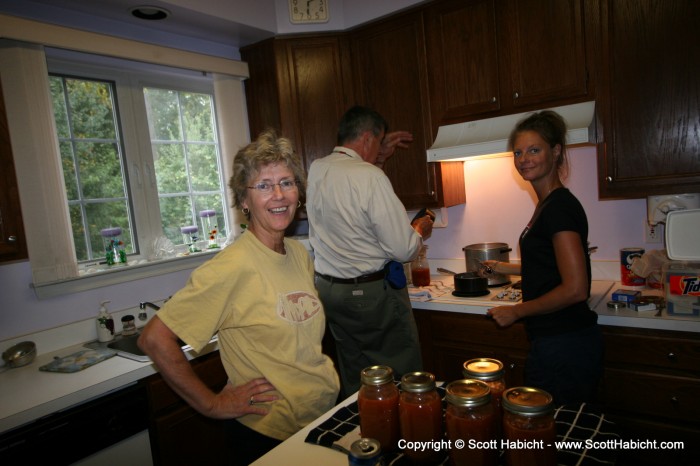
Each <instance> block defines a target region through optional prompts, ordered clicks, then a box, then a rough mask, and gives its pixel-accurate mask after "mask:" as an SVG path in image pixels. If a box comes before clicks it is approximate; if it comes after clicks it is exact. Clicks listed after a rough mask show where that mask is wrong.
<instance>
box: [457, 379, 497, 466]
mask: <svg viewBox="0 0 700 466" xmlns="http://www.w3.org/2000/svg"><path fill="white" fill-rule="evenodd" d="M445 401H446V402H447V408H446V410H445V426H446V430H447V438H448V440H449V441H450V443H451V445H455V442H457V441H458V440H460V441H463V442H464V444H465V447H464V448H462V449H458V448H454V447H453V448H451V449H450V461H451V464H452V465H454V466H471V465H475V464H478V465H482V466H496V465H497V464H498V452H499V443H498V440H497V439H496V424H495V419H496V418H495V416H494V409H493V404H491V389H490V388H489V386H488V385H486V383H484V382H482V381H480V380H474V379H463V380H455V381H454V382H450V383H449V384H447V388H446V394H445Z"/></svg>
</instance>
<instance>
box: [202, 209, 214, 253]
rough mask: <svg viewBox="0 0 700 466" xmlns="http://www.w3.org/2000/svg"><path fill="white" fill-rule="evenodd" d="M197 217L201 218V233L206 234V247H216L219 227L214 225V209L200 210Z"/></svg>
mask: <svg viewBox="0 0 700 466" xmlns="http://www.w3.org/2000/svg"><path fill="white" fill-rule="evenodd" d="M199 217H200V218H201V219H202V235H204V236H206V238H207V240H208V243H207V249H216V248H218V247H219V241H218V239H219V227H218V225H216V211H215V210H212V209H207V210H202V211H200V212H199Z"/></svg>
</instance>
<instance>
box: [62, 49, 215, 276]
mask: <svg viewBox="0 0 700 466" xmlns="http://www.w3.org/2000/svg"><path fill="white" fill-rule="evenodd" d="M54 62H55V61H54V60H52V58H51V56H50V55H49V71H51V70H52V69H53V68H54V67H56V68H61V69H66V70H70V71H72V72H74V73H75V74H73V75H67V74H51V75H50V78H49V81H50V84H51V95H52V102H53V112H54V118H55V120H56V127H57V132H58V142H59V148H60V152H61V161H62V167H63V178H64V182H65V186H66V194H67V202H68V209H69V213H70V220H71V229H72V233H73V242H74V245H75V252H76V257H77V260H78V262H79V263H81V264H82V267H81V269H83V270H85V269H86V268H91V269H94V268H95V265H96V263H97V268H99V266H100V265H102V268H107V265H106V264H104V262H105V247H104V241H103V238H104V237H103V235H102V234H101V232H102V231H107V230H110V229H112V228H115V227H116V228H119V229H120V230H121V232H122V234H121V235H120V240H121V242H122V243H123V244H122V246H121V247H122V248H123V250H124V251H125V252H126V255H127V257H128V258H129V260H134V259H136V260H138V259H139V258H141V259H143V258H146V259H152V258H154V257H156V258H157V257H159V256H166V257H167V256H172V255H173V254H175V253H181V252H184V250H185V249H184V248H183V243H184V241H185V238H187V239H189V238H191V237H192V236H195V237H197V238H198V239H199V238H203V237H205V236H209V234H210V233H211V232H210V231H206V232H205V231H202V230H203V226H202V225H201V223H200V221H199V220H200V217H199V215H198V214H199V212H202V211H209V212H211V211H213V212H215V213H216V220H214V221H212V224H213V225H215V226H216V235H215V236H216V237H217V238H219V241H223V240H224V239H225V237H226V232H227V231H228V228H227V227H226V225H227V223H228V216H227V215H226V212H227V209H226V205H225V200H226V196H225V195H226V192H225V182H224V179H223V177H222V170H221V167H222V164H221V159H220V150H219V144H218V137H217V132H216V127H217V126H216V115H215V112H214V100H213V96H212V94H211V91H210V90H209V89H207V87H206V84H207V83H206V82H205V86H204V87H202V85H201V84H198V83H197V82H196V81H195V82H190V81H189V80H187V79H183V82H182V87H181V88H180V89H177V88H173V86H172V78H168V80H167V81H164V82H162V83H160V84H159V85H158V86H155V85H151V86H144V85H142V84H140V83H141V80H140V79H139V77H138V75H136V74H134V73H124V72H123V69H124V67H123V66H122V67H120V69H119V71H117V70H116V69H110V68H105V69H104V70H101V71H102V72H101V73H99V74H102V75H109V76H111V77H112V79H109V80H106V79H104V80H103V79H99V78H93V77H92V76H95V75H96V74H97V73H96V72H95V71H92V74H91V72H90V70H89V69H85V68H84V67H81V66H80V65H75V64H72V63H71V62H65V61H61V62H59V64H56V65H54ZM76 71H77V73H76ZM77 76H79V77H77ZM86 76H90V77H86ZM153 76H154V75H153V74H151V75H150V76H149V79H150V80H151V81H152V82H156V81H153ZM115 77H116V78H115ZM129 83H130V84H129ZM184 89H188V90H184ZM132 94H133V95H132ZM127 98H128V101H130V102H135V104H132V105H128V104H124V105H121V104H120V102H121V101H122V100H126V99H127ZM125 119H129V120H132V121H136V122H142V123H141V124H143V125H144V126H145V127H144V128H134V129H136V131H133V130H132V129H131V127H129V126H125V125H122V124H120V122H121V121H123V120H125ZM145 122H147V124H145ZM122 127H123V128H125V129H124V130H123V131H122V130H121V128H122ZM139 130H140V131H139ZM140 135H146V136H147V137H148V140H147V141H146V140H144V141H140V142H139V141H138V138H139V137H140ZM131 139H133V140H135V141H136V143H135V144H131V145H130V146H131V147H140V148H143V150H132V151H127V150H125V145H124V144H123V143H122V141H123V140H131ZM143 185H147V187H149V188H152V189H142V188H143V187H144V186H143ZM132 186H133V190H132V189H131V187H132ZM132 191H133V192H134V193H135V194H136V195H141V196H144V197H145V198H146V199H143V202H134V203H132V202H131V197H132V196H131V192H132ZM149 196H150V197H153V198H152V199H148V197H149ZM156 196H157V198H156ZM142 205H144V206H149V205H150V206H151V209H150V210H151V211H152V212H155V214H156V216H158V217H159V218H160V222H153V221H152V219H151V221H150V224H152V225H150V228H149V223H148V222H147V223H145V224H143V225H139V222H137V221H135V219H134V215H132V211H133V212H134V213H136V214H138V210H139V209H140V208H141V207H140V206H142ZM141 217H146V215H141ZM193 226H196V227H198V233H197V234H194V235H187V236H185V235H183V234H182V232H181V228H182V227H186V228H187V227H189V228H190V229H191V227H193ZM139 230H140V231H141V234H140V235H136V232H137V231H139ZM139 238H141V240H142V242H144V241H145V244H140V243H139ZM156 242H159V243H158V245H156ZM156 248H160V250H158V249H156Z"/></svg>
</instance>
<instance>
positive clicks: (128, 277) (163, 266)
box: [31, 249, 221, 299]
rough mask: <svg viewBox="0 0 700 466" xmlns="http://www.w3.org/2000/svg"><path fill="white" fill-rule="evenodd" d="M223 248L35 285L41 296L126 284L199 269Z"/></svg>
mask: <svg viewBox="0 0 700 466" xmlns="http://www.w3.org/2000/svg"><path fill="white" fill-rule="evenodd" d="M219 251H221V249H216V250H212V251H203V252H201V253H199V254H193V255H190V256H181V257H175V258H171V259H163V260H160V261H156V262H148V263H141V264H134V265H124V266H117V267H114V268H111V269H108V270H103V271H99V272H94V273H90V274H86V275H82V276H80V277H77V278H73V279H70V280H61V281H58V282H53V283H46V284H42V285H31V286H32V288H33V289H34V292H35V293H36V295H37V297H38V298H39V299H45V298H52V297H55V296H63V295H67V294H71V293H79V292H81V291H88V290H92V289H95V288H102V287H105V286H111V285H116V284H119V283H126V282H130V281H134V280H141V279H143V278H149V277H156V276H159V275H164V274H167V273H172V272H179V271H181V270H187V269H195V268H197V267H199V266H200V265H202V264H203V263H204V262H206V261H207V260H209V259H211V258H212V257H214V255H215V254H216V253H217V252H219Z"/></svg>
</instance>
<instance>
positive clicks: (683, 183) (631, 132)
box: [598, 0, 700, 198]
mask: <svg viewBox="0 0 700 466" xmlns="http://www.w3.org/2000/svg"><path fill="white" fill-rule="evenodd" d="M600 22H601V34H602V35H601V39H602V40H601V42H602V65H601V72H602V78H601V79H600V90H601V91H602V93H603V98H602V99H599V100H598V107H599V108H598V112H599V115H600V118H601V123H602V127H601V128H600V129H599V133H600V134H601V136H602V138H601V139H600V142H601V144H600V145H599V148H598V174H599V195H600V197H601V198H643V197H646V196H648V195H653V194H674V193H676V194H677V193H686V192H699V191H700V155H699V154H700V79H698V76H700V47H698V46H697V45H696V44H697V41H698V38H697V24H698V22H700V3H698V2H689V1H684V0H668V1H663V2H659V1H655V0H614V1H612V0H602V1H601V21H600Z"/></svg>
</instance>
